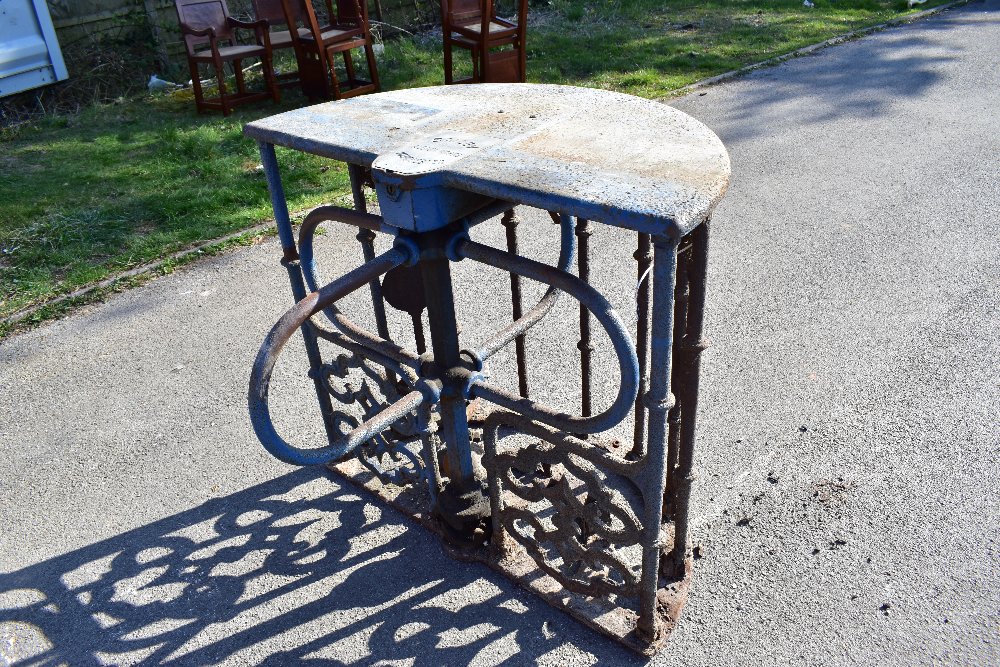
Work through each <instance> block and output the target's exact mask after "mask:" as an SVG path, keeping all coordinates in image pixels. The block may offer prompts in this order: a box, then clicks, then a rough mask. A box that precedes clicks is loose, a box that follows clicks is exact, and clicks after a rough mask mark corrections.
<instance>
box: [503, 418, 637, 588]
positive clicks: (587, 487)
mask: <svg viewBox="0 0 1000 667" xmlns="http://www.w3.org/2000/svg"><path fill="white" fill-rule="evenodd" d="M494 433H495V432H494ZM488 465H489V467H490V468H491V469H492V471H493V472H495V474H496V479H497V483H498V485H499V489H500V498H499V499H500V501H501V502H500V505H501V507H500V508H499V510H500V511H499V524H500V525H501V526H502V527H503V529H504V530H505V531H506V532H507V533H508V534H509V535H510V536H511V537H512V538H513V539H514V540H516V541H517V542H518V544H520V545H521V546H522V547H523V548H524V550H525V551H526V552H527V553H528V555H529V556H531V558H532V559H533V560H534V561H535V562H536V563H537V564H538V566H539V567H540V568H541V569H542V570H543V571H545V572H546V573H547V574H548V575H550V576H551V577H553V578H554V579H556V580H557V581H558V582H559V583H560V584H562V585H563V586H564V587H566V588H567V589H569V590H571V591H574V592H576V593H582V594H585V595H609V594H617V595H623V596H631V595H635V594H637V592H638V581H639V576H640V575H639V571H638V558H636V557H632V558H630V557H629V554H626V553H625V551H626V550H627V549H629V547H633V546H634V545H638V544H639V542H640V539H641V536H642V528H641V524H640V521H639V519H638V517H637V516H636V508H635V507H633V504H632V502H630V501H629V500H628V499H627V498H626V497H625V495H624V494H623V493H622V492H621V491H620V490H619V489H621V488H622V487H623V485H625V486H627V485H628V484H629V482H628V481H627V480H626V479H625V478H624V477H622V476H621V475H618V474H617V473H614V472H611V471H608V470H602V469H601V468H599V467H598V466H597V465H595V464H594V462H593V461H589V460H587V458H585V456H584V455H581V454H577V453H570V452H567V451H563V450H561V449H560V448H558V447H557V446H556V444H555V443H552V442H545V441H542V442H537V443H535V444H532V445H528V446H526V447H523V448H520V449H517V450H514V451H504V452H501V453H498V454H496V455H495V456H494V458H493V460H492V461H491V462H489V464H488ZM496 516H497V515H496V514H494V517H496ZM632 551H635V552H636V553H634V554H631V555H632V556H637V554H638V550H637V549H633V550H632Z"/></svg>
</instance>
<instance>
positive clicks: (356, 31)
mask: <svg viewBox="0 0 1000 667" xmlns="http://www.w3.org/2000/svg"><path fill="white" fill-rule="evenodd" d="M282 3H283V5H284V8H285V21H286V23H287V24H288V26H289V29H290V35H291V38H292V43H293V44H294V45H295V55H296V58H297V59H298V63H299V78H300V80H301V82H302V92H303V94H305V96H306V97H308V98H309V99H310V100H316V99H324V100H328V99H335V100H339V99H343V98H346V97H354V96H355V95H362V94H364V93H372V92H375V91H377V90H378V68H377V66H376V64H375V51H374V49H373V48H372V38H371V30H370V27H369V25H368V5H367V0H336V12H334V7H333V4H332V3H331V2H330V0H327V2H326V8H327V14H328V18H329V21H328V23H327V25H320V22H319V20H318V19H317V18H316V10H315V9H314V8H313V5H312V2H311V0H282ZM300 22H303V23H305V25H304V27H305V28H306V30H307V34H305V35H303V34H302V31H300V30H297V29H296V28H298V27H299V24H300ZM292 26H294V28H293V27H292ZM354 49H363V50H364V52H365V57H366V59H367V61H368V72H369V73H370V76H371V80H368V79H362V78H360V77H358V75H357V73H356V72H355V68H354V61H353V60H352V57H351V51H353V50H354ZM338 53H340V54H342V55H343V58H344V70H345V72H346V74H347V80H346V81H343V82H341V81H340V79H339V78H338V77H337V68H336V55H337V54H338Z"/></svg>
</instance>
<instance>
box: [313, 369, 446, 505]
mask: <svg viewBox="0 0 1000 667" xmlns="http://www.w3.org/2000/svg"><path fill="white" fill-rule="evenodd" d="M320 378H321V381H322V383H323V386H324V387H325V388H326V390H327V391H328V392H329V393H330V395H331V396H332V397H333V398H334V399H335V400H337V401H338V402H339V403H341V404H342V405H343V406H345V407H347V406H352V405H357V406H358V407H360V408H361V410H360V412H361V415H360V419H359V418H358V416H356V415H353V414H351V413H350V412H347V411H346V410H337V411H335V412H334V413H333V422H334V424H335V425H336V428H337V430H338V431H339V432H340V433H341V434H342V435H343V434H344V433H347V432H349V431H350V430H351V429H353V428H356V427H357V426H358V425H359V424H360V423H361V421H363V420H366V419H369V418H371V417H372V416H374V415H376V414H378V413H379V412H381V411H382V410H383V409H384V408H385V407H386V406H387V405H389V404H391V403H393V402H394V401H397V400H399V399H400V398H401V397H402V396H403V395H404V394H405V393H406V391H400V389H401V388H402V387H400V386H399V385H400V384H402V385H403V387H405V388H406V390H407V391H408V390H409V389H410V388H409V387H407V386H406V385H405V383H403V382H402V381H401V380H399V379H398V378H394V377H390V376H389V375H388V374H387V373H386V371H385V370H384V369H382V368H381V367H379V366H376V365H375V364H373V363H371V362H369V361H367V360H365V359H363V358H361V357H359V356H358V355H357V354H355V353H353V352H350V353H341V354H338V355H337V357H336V358H335V359H334V360H333V362H331V363H326V364H323V366H322V367H321V369H320ZM434 428H435V426H434V419H433V414H432V412H431V409H430V406H421V407H420V408H418V409H417V410H415V411H413V412H411V413H409V414H408V415H407V416H406V417H404V418H403V419H400V420H399V421H397V422H396V423H394V424H393V425H392V427H391V428H388V429H386V430H384V431H382V432H381V433H379V434H378V435H376V436H375V437H374V438H372V439H371V440H369V441H368V442H365V443H364V444H362V445H361V446H359V447H358V448H357V449H356V450H355V452H354V455H355V457H356V458H357V459H358V461H359V462H361V464H362V465H364V466H365V468H367V469H368V470H370V471H371V473H372V474H374V475H375V476H377V477H378V478H379V480H380V481H381V482H382V483H388V484H395V485H397V486H409V485H412V484H417V483H419V482H425V483H431V473H430V472H429V471H428V466H427V465H426V464H425V462H424V460H423V458H422V457H421V453H420V452H421V450H422V451H425V452H426V451H428V447H429V440H430V439H432V437H433V436H432V433H433V431H434Z"/></svg>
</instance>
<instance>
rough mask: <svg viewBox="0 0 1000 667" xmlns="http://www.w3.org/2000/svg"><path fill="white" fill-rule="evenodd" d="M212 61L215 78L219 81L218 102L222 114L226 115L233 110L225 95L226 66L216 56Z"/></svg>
mask: <svg viewBox="0 0 1000 667" xmlns="http://www.w3.org/2000/svg"><path fill="white" fill-rule="evenodd" d="M213 62H214V64H215V79H216V81H218V82H219V104H220V105H222V115H223V116H228V115H229V114H231V113H232V111H233V110H232V108H231V107H230V106H229V98H228V96H227V95H226V68H225V66H224V65H223V64H222V61H221V60H219V59H218V58H216V59H215V60H214V61H213Z"/></svg>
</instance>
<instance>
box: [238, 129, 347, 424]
mask: <svg viewBox="0 0 1000 667" xmlns="http://www.w3.org/2000/svg"><path fill="white" fill-rule="evenodd" d="M257 146H258V148H259V150H260V161H261V165H263V167H264V176H265V178H266V179H267V189H268V192H269V193H270V195H271V206H272V207H273V209H274V221H275V224H276V225H277V228H278V238H279V239H280V241H281V249H282V258H281V264H282V266H284V267H285V269H286V270H287V271H288V282H289V283H290V285H291V288H292V298H293V299H294V300H295V302H296V303H298V302H299V301H301V300H302V299H304V298H305V296H306V293H307V292H306V283H305V277H304V276H303V275H302V268H301V266H300V265H299V253H298V251H297V250H296V248H295V236H294V234H293V232H292V222H291V219H290V218H289V216H288V204H287V203H286V201H285V189H284V187H283V186H282V185H281V174H280V173H279V171H278V159H277V157H276V156H275V154H274V145H273V144H268V143H265V142H258V143H257ZM300 331H301V332H302V341H303V342H304V343H305V347H306V356H307V357H308V358H309V377H311V378H312V380H313V384H314V385H315V387H316V398H317V399H318V400H319V407H320V412H321V413H322V414H323V426H324V427H325V429H326V435H327V438H328V439H329V440H330V442H333V441H334V440H336V439H337V438H339V437H340V433H339V432H338V431H337V429H336V425H335V424H334V421H333V402H332V401H331V400H330V394H329V393H328V392H327V390H326V387H325V386H324V385H323V380H322V377H321V372H322V371H321V369H322V366H323V358H322V355H321V354H320V351H319V343H318V341H317V339H316V334H315V333H314V332H313V330H312V328H311V327H310V326H309V325H308V323H307V324H304V325H303V326H302V328H301V329H300Z"/></svg>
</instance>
